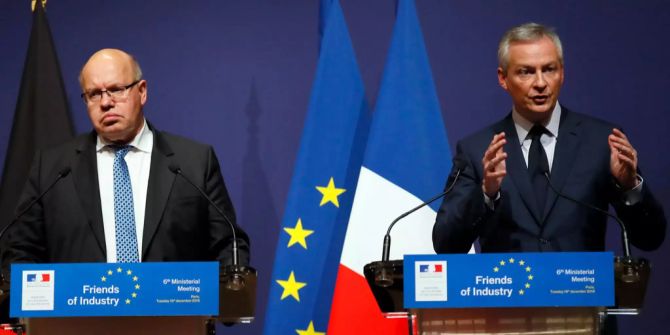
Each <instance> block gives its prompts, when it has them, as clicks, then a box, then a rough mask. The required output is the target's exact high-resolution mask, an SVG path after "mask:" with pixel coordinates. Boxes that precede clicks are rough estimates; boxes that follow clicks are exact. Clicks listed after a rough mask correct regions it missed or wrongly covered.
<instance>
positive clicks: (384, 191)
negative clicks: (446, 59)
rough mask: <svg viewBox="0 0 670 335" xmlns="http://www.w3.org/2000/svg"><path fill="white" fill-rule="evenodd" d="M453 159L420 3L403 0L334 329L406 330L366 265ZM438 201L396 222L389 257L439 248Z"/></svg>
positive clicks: (347, 334)
mask: <svg viewBox="0 0 670 335" xmlns="http://www.w3.org/2000/svg"><path fill="white" fill-rule="evenodd" d="M451 157H452V156H451V150H450V149H449V143H448V141H447V134H446V131H445V128H444V121H443V119H442V114H441V112H440V105H439V102H438V98H437V95H436V93H435V87H434V84H433V77H432V73H431V69H430V64H429V62H428V57H427V55H426V51H425V46H424V42H423V35H422V33H421V28H420V26H419V22H418V18H417V15H416V8H415V6H414V2H413V1H412V0H399V1H398V7H397V13H396V23H395V27H394V30H393V39H392V42H391V48H390V50H389V55H388V58H387V61H386V65H385V69H384V76H383V78H382V83H381V87H380V91H379V96H378V98H377V105H376V106H375V112H374V114H373V121H372V125H371V128H370V134H369V137H368V143H367V146H366V151H365V157H364V160H363V167H362V168H361V172H360V176H359V179H358V186H357V188H356V195H355V198H354V204H353V207H352V211H351V215H350V217H349V224H348V226H347V233H346V237H345V242H344V246H343V249H342V256H341V258H340V268H339V272H338V277H337V282H336V287H335V294H334V297H333V303H332V309H331V314H330V322H329V325H328V332H327V334H328V335H352V334H407V320H403V319H386V318H384V317H383V315H382V314H381V311H380V310H379V307H378V306H377V304H376V302H375V300H374V297H373V296H372V293H371V292H370V289H369V288H368V284H367V282H366V281H365V277H364V276H363V266H364V265H365V264H367V263H370V262H373V261H377V260H380V257H381V250H382V240H383V237H384V234H385V233H386V230H387V228H388V226H389V224H390V223H391V222H392V221H393V219H394V218H396V217H397V216H398V215H400V214H401V213H403V212H405V211H407V210H409V209H411V208H413V207H415V206H417V205H419V204H421V203H422V202H423V199H429V198H430V197H432V196H434V195H435V194H438V193H439V192H440V191H442V190H443V187H444V183H445V181H446V179H447V176H448V174H449V172H450V169H451ZM438 207H439V202H436V203H435V204H433V205H431V206H426V207H424V208H422V209H421V210H419V211H417V212H415V213H414V214H412V215H410V216H408V217H406V218H405V219H403V220H402V221H400V222H399V223H398V224H397V225H395V227H394V228H393V229H394V230H393V231H392V232H391V236H392V241H393V243H392V246H391V259H402V258H403V255H404V254H433V253H435V252H434V250H433V243H432V240H431V233H432V227H433V223H434V222H435V216H436V211H437V209H438ZM433 269H434V270H437V268H433ZM443 270H444V269H440V271H443Z"/></svg>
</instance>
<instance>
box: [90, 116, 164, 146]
mask: <svg viewBox="0 0 670 335" xmlns="http://www.w3.org/2000/svg"><path fill="white" fill-rule="evenodd" d="M150 136H151V130H150V129H149V127H148V126H147V120H146V119H144V123H143V124H142V129H140V132H139V133H138V134H137V135H136V136H135V138H133V140H132V141H130V143H128V145H129V146H131V147H133V148H134V149H136V150H139V151H144V152H151V142H150V141H149V137H150ZM110 145H113V143H110V142H107V141H105V140H104V139H103V138H102V137H100V135H98V139H97V142H96V144H95V150H96V152H100V151H102V150H104V149H105V148H108V147H109V146H110Z"/></svg>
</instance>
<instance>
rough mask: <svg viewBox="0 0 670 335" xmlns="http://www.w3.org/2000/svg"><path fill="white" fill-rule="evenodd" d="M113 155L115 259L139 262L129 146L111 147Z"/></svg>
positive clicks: (120, 261)
mask: <svg viewBox="0 0 670 335" xmlns="http://www.w3.org/2000/svg"><path fill="white" fill-rule="evenodd" d="M113 148H114V151H115V156H114V219H115V221H116V222H115V224H114V225H115V230H116V261H117V262H119V263H132V262H139V256H138V253H137V233H136V232H135V209H134V207H133V188H132V186H131V185H130V175H129V174H128V165H127V164H126V160H125V159H124V158H125V157H126V154H127V153H128V151H130V149H131V146H128V145H124V146H116V147H113Z"/></svg>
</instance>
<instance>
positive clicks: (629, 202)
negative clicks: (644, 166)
mask: <svg viewBox="0 0 670 335" xmlns="http://www.w3.org/2000/svg"><path fill="white" fill-rule="evenodd" d="M637 180H638V181H639V183H637V185H636V186H635V187H633V188H632V189H630V190H628V191H625V192H624V193H623V203H624V204H625V205H626V206H633V205H635V204H637V203H638V202H640V201H642V183H644V179H642V176H640V175H639V174H638V175H637ZM617 186H618V185H617ZM618 187H620V186H618Z"/></svg>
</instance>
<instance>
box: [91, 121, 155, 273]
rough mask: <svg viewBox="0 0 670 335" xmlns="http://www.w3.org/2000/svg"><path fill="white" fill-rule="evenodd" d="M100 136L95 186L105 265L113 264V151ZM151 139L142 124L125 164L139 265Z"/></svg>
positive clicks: (147, 130)
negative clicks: (103, 236) (100, 211)
mask: <svg viewBox="0 0 670 335" xmlns="http://www.w3.org/2000/svg"><path fill="white" fill-rule="evenodd" d="M110 144H111V143H108V142H106V141H105V140H103V139H102V138H101V137H100V136H98V140H97V143H96V153H97V154H96V157H97V162H98V183H99V186H100V204H101V205H102V221H103V224H104V228H105V245H106V249H107V262H108V263H116V225H115V224H114V222H115V221H114V149H112V148H111V147H109V145H110ZM153 144H154V135H153V133H152V132H151V130H149V127H148V126H147V122H146V120H145V121H144V125H143V126H142V129H141V130H140V132H139V133H138V134H137V136H135V138H134V139H133V140H132V141H131V142H130V143H128V145H130V146H131V147H132V148H131V149H130V151H128V154H126V157H125V160H126V164H127V165H128V173H129V174H130V184H131V187H132V191H133V209H134V212H135V231H136V237H137V252H138V259H139V260H140V261H142V259H141V257H142V235H143V232H144V210H145V205H146V201H147V188H148V186H149V170H150V168H151V151H152V149H153Z"/></svg>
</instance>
